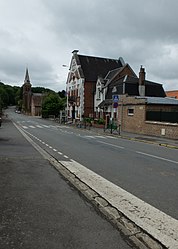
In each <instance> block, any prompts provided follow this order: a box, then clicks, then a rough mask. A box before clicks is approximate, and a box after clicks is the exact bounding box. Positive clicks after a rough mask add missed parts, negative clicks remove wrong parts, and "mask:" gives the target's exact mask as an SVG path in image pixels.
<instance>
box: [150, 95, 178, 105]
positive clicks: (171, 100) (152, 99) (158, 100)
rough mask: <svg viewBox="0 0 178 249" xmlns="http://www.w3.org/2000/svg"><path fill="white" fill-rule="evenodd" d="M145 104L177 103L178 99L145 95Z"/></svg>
mask: <svg viewBox="0 0 178 249" xmlns="http://www.w3.org/2000/svg"><path fill="white" fill-rule="evenodd" d="M146 102H147V104H158V105H159V104H160V105H178V100H177V99H174V98H168V97H166V98H158V97H147V98H146Z"/></svg>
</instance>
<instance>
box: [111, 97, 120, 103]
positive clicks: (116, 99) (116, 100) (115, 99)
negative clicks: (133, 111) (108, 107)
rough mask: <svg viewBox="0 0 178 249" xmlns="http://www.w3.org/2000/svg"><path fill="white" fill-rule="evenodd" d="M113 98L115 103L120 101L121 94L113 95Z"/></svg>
mask: <svg viewBox="0 0 178 249" xmlns="http://www.w3.org/2000/svg"><path fill="white" fill-rule="evenodd" d="M112 100H113V102H114V103H118V101H119V95H113V96H112Z"/></svg>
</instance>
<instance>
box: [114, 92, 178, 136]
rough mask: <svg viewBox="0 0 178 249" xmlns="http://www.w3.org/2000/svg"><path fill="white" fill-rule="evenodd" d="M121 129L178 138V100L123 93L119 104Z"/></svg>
mask: <svg viewBox="0 0 178 249" xmlns="http://www.w3.org/2000/svg"><path fill="white" fill-rule="evenodd" d="M118 113H119V120H118V121H119V123H120V125H121V129H122V130H123V131H127V132H134V133H137V134H146V135H152V136H165V137H167V138H173V139H178V100H176V99H171V98H163V97H145V96H143V97H141V96H130V97H129V96H126V95H123V96H122V98H121V100H120V102H119V106H118Z"/></svg>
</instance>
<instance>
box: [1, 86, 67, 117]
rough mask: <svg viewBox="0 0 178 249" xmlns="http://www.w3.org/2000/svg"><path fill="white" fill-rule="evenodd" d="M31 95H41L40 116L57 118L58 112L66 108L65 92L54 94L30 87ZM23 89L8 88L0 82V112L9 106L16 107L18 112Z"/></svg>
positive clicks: (46, 90) (43, 89)
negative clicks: (42, 95) (42, 96)
mask: <svg viewBox="0 0 178 249" xmlns="http://www.w3.org/2000/svg"><path fill="white" fill-rule="evenodd" d="M32 92H33V93H43V94H44V98H43V105H42V115H44V117H48V116H49V115H55V116H58V115H59V112H60V110H64V108H65V106H66V102H67V100H66V97H65V91H64V90H63V91H61V92H58V93H55V92H54V91H53V90H50V89H48V88H44V87H32ZM22 102H23V87H18V86H10V85H6V84H4V83H2V82H0V111H1V109H2V108H6V107H8V106H9V105H16V106H17V108H18V110H21V109H22Z"/></svg>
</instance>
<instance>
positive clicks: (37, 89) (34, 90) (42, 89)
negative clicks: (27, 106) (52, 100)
mask: <svg viewBox="0 0 178 249" xmlns="http://www.w3.org/2000/svg"><path fill="white" fill-rule="evenodd" d="M31 90H32V93H49V92H51V93H55V92H54V91H53V90H51V89H48V88H45V87H40V86H37V87H32V88H31Z"/></svg>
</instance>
